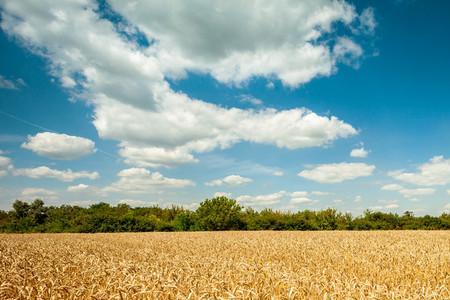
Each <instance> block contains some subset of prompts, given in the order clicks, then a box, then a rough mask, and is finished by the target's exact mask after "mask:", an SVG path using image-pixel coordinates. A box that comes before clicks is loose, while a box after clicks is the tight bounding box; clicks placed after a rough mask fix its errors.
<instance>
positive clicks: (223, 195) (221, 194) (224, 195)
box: [213, 192, 231, 198]
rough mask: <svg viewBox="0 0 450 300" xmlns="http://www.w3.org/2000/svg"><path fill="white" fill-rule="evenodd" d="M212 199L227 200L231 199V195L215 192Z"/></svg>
mask: <svg viewBox="0 0 450 300" xmlns="http://www.w3.org/2000/svg"><path fill="white" fill-rule="evenodd" d="M213 197H214V198H216V197H227V198H231V193H227V192H215V193H214V196H213Z"/></svg>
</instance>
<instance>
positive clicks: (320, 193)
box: [311, 191, 331, 196]
mask: <svg viewBox="0 0 450 300" xmlns="http://www.w3.org/2000/svg"><path fill="white" fill-rule="evenodd" d="M311 195H313V196H328V195H331V193H329V192H321V191H312V192H311Z"/></svg>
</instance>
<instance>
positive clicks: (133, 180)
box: [103, 168, 195, 193]
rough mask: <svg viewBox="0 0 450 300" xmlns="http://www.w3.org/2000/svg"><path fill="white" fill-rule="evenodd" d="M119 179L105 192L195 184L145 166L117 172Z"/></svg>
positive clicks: (106, 188) (152, 189)
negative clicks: (153, 170)
mask: <svg viewBox="0 0 450 300" xmlns="http://www.w3.org/2000/svg"><path fill="white" fill-rule="evenodd" d="M117 176H118V177H119V180H118V181H116V182H113V183H112V184H111V185H109V186H107V187H105V188H104V189H103V191H104V192H119V193H148V192H155V191H157V190H158V189H160V188H183V187H187V186H194V185H195V183H194V182H193V181H191V180H187V179H176V178H169V177H164V176H163V175H162V174H161V173H159V172H150V171H149V170H147V169H144V168H130V169H125V170H122V171H120V172H119V173H117Z"/></svg>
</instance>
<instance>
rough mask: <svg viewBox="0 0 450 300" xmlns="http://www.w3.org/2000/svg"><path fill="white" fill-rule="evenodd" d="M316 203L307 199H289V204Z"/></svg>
mask: <svg viewBox="0 0 450 300" xmlns="http://www.w3.org/2000/svg"><path fill="white" fill-rule="evenodd" d="M314 202H317V201H315V200H311V199H310V198H308V197H296V198H291V203H292V204H311V203H314Z"/></svg>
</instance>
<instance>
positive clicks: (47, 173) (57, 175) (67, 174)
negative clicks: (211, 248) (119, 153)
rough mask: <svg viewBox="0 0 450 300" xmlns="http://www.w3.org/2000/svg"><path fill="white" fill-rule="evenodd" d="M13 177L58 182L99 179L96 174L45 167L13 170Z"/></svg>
mask: <svg viewBox="0 0 450 300" xmlns="http://www.w3.org/2000/svg"><path fill="white" fill-rule="evenodd" d="M13 175H14V176H26V177H30V178H34V179H39V178H53V179H57V180H60V181H67V182H70V181H74V180H76V179H80V178H87V179H91V180H94V179H97V178H98V177H99V174H98V172H87V171H80V172H74V171H72V170H71V169H67V170H55V169H50V168H49V167H46V166H40V167H36V168H24V169H14V170H13Z"/></svg>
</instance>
